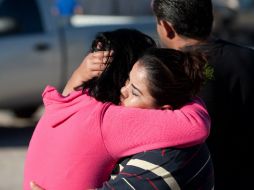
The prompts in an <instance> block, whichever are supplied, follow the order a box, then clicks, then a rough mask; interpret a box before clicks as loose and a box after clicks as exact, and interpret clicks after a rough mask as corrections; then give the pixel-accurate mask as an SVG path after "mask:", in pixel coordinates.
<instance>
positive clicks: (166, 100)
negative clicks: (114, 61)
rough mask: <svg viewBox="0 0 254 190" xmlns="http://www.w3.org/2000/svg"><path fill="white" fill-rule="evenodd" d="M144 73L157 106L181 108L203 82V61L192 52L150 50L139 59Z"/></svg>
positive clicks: (204, 78) (204, 59)
mask: <svg viewBox="0 0 254 190" xmlns="http://www.w3.org/2000/svg"><path fill="white" fill-rule="evenodd" d="M139 64H141V65H142V66H143V67H144V68H145V69H146V72H147V79H148V82H149V91H150V93H151V95H152V96H153V97H154V99H155V100H156V102H155V103H156V104H157V106H163V105H167V104H168V105H171V106H172V107H173V108H174V109H176V108H179V107H181V106H182V105H184V104H186V103H187V102H188V101H190V99H191V98H193V97H194V96H196V95H197V93H198V92H199V91H200V88H201V86H202V84H203V83H204V82H205V80H206V79H207V76H206V72H205V69H206V68H207V61H206V58H205V56H204V55H202V54H200V53H196V52H182V51H178V50H173V49H163V48H151V49H149V50H148V51H146V52H145V54H144V55H143V56H142V57H141V58H140V59H139Z"/></svg>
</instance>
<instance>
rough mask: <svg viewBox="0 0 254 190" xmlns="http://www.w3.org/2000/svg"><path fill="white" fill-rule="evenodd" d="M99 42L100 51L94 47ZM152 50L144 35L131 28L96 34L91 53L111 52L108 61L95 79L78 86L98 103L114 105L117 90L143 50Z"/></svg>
mask: <svg viewBox="0 0 254 190" xmlns="http://www.w3.org/2000/svg"><path fill="white" fill-rule="evenodd" d="M99 42H100V44H101V45H100V48H99V49H98V46H97V44H98V43H99ZM151 47H156V43H155V41H154V40H153V39H152V38H151V37H149V36H148V35H146V34H144V33H142V32H140V31H138V30H135V29H118V30H114V31H107V32H101V33H98V34H97V36H96V37H95V40H94V41H93V43H92V47H91V52H94V51H100V50H109V51H111V50H113V56H112V59H108V60H110V61H108V63H106V64H107V67H106V69H105V70H104V71H103V73H102V74H101V75H100V76H99V77H95V78H93V79H91V80H89V81H87V82H84V83H83V85H82V87H83V89H87V90H88V92H89V94H90V95H91V96H93V97H94V98H96V99H97V100H99V101H101V102H112V103H114V104H118V103H119V101H120V89H121V87H122V86H124V84H125V81H126V80H127V78H128V75H129V72H130V70H131V68H132V66H133V65H134V63H135V62H136V61H137V60H138V58H139V57H140V56H141V55H142V54H143V53H144V51H145V50H147V49H148V48H151Z"/></svg>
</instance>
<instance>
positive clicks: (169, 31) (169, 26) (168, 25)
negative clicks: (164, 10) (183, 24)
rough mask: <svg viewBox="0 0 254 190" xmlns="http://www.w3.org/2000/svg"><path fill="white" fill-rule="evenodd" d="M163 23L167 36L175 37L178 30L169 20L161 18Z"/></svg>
mask: <svg viewBox="0 0 254 190" xmlns="http://www.w3.org/2000/svg"><path fill="white" fill-rule="evenodd" d="M161 24H162V27H163V29H164V30H165V33H166V34H167V37H168V38H169V39H173V38H174V37H175V36H176V32H175V30H174V28H173V26H172V24H171V23H170V22H167V21H165V20H161Z"/></svg>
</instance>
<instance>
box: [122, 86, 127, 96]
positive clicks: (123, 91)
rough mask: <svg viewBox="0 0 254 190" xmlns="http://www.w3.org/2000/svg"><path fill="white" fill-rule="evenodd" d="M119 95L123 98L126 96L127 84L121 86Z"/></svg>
mask: <svg viewBox="0 0 254 190" xmlns="http://www.w3.org/2000/svg"><path fill="white" fill-rule="evenodd" d="M121 96H122V97H123V98H124V99H125V98H127V97H128V92H127V86H126V85H125V86H123V87H122V88H121Z"/></svg>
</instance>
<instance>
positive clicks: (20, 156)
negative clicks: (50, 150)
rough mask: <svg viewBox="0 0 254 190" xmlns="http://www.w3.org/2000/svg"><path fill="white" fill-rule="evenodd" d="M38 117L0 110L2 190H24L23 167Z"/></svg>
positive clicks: (0, 172) (0, 182)
mask: <svg viewBox="0 0 254 190" xmlns="http://www.w3.org/2000/svg"><path fill="white" fill-rule="evenodd" d="M36 122H37V117H36V116H34V117H32V118H30V119H24V118H17V117H15V116H14V115H13V114H12V113H11V112H9V111H3V110H0V190H22V180H23V166H24V160H25V155H26V150H27V147H28V143H29V141H30V138H31V136H32V133H33V130H34V126H35V125H36Z"/></svg>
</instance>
